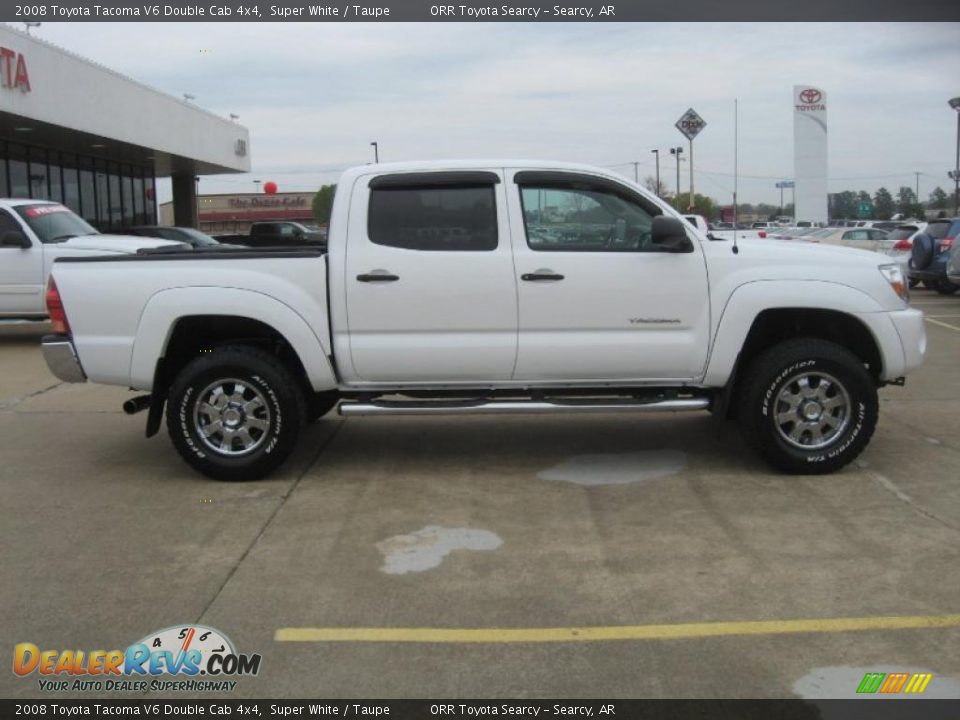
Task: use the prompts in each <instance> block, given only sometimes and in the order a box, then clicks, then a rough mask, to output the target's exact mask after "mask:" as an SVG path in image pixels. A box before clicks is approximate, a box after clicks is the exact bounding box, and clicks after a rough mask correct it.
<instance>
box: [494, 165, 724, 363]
mask: <svg viewBox="0 0 960 720" xmlns="http://www.w3.org/2000/svg"><path fill="white" fill-rule="evenodd" d="M507 187H508V190H509V193H510V211H511V226H512V227H513V229H514V236H513V243H514V253H515V257H516V273H517V281H518V283H517V285H518V293H519V298H520V308H519V310H520V340H519V347H518V352H517V368H516V372H515V374H514V379H516V380H529V381H541V382H550V381H557V382H577V381H607V380H609V381H615V382H631V381H638V382H648V381H649V382H653V381H657V380H677V379H692V378H695V377H697V376H699V375H701V374H702V373H703V369H704V365H705V363H706V357H707V348H708V344H709V336H710V331H709V328H710V302H709V296H708V285H707V271H706V262H705V259H704V255H703V250H702V249H701V247H700V243H699V241H698V240H697V239H696V238H692V240H693V250H692V251H691V252H686V253H667V252H663V251H660V250H659V249H658V248H656V247H654V246H653V245H652V243H651V233H650V228H651V223H652V221H653V217H654V216H655V215H659V214H660V213H661V211H660V209H659V208H658V207H657V206H656V205H655V204H654V203H652V202H650V201H649V200H647V199H645V198H643V197H642V196H641V195H640V194H639V193H636V192H635V191H634V190H632V189H630V188H629V187H627V186H624V185H621V184H620V183H618V182H616V181H613V180H610V179H608V178H602V177H599V176H593V175H588V174H581V173H571V172H554V171H549V172H541V171H521V172H517V173H515V174H514V173H511V175H510V177H509V178H508V183H507ZM684 224H685V225H686V223H684ZM688 234H689V235H691V236H693V233H688Z"/></svg>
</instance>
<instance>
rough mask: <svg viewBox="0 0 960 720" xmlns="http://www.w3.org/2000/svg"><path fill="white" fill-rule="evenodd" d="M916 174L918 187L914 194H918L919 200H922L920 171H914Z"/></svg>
mask: <svg viewBox="0 0 960 720" xmlns="http://www.w3.org/2000/svg"><path fill="white" fill-rule="evenodd" d="M913 174H914V175H916V176H917V189H916V190H915V191H914V194H915V195H916V196H917V202H918V203H919V202H920V173H918V172H916V171H914V173H913Z"/></svg>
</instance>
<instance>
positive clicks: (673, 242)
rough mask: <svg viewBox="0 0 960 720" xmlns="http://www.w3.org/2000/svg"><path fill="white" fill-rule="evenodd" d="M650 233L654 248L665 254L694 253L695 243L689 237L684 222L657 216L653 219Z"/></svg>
mask: <svg viewBox="0 0 960 720" xmlns="http://www.w3.org/2000/svg"><path fill="white" fill-rule="evenodd" d="M650 232H651V242H652V243H653V246H654V247H655V248H658V249H659V250H662V251H663V252H674V253H685V252H693V243H692V242H690V238H689V237H687V231H686V228H685V227H684V226H683V221H682V220H678V219H677V218H672V217H668V216H666V215H657V216H656V217H655V218H653V225H652V226H651V228H650Z"/></svg>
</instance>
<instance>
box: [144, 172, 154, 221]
mask: <svg viewBox="0 0 960 720" xmlns="http://www.w3.org/2000/svg"><path fill="white" fill-rule="evenodd" d="M143 184H144V191H143V196H144V198H146V201H147V202H146V208H145V210H146V212H145V213H144V215H145V216H146V217H144V224H145V225H153V224H155V223H156V222H157V200H156V198H157V195H156V192H157V189H156V187H154V182H153V175H147V176H146V177H145V178H144V179H143Z"/></svg>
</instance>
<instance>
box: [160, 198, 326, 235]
mask: <svg viewBox="0 0 960 720" xmlns="http://www.w3.org/2000/svg"><path fill="white" fill-rule="evenodd" d="M312 202H313V193H300V192H289V193H279V192H278V193H273V194H269V193H238V194H230V195H200V196H199V197H198V198H197V216H198V221H199V224H198V226H197V227H199V229H200V230H202V231H203V232H205V233H209V234H211V235H219V234H227V235H229V234H238V235H246V234H247V232H249V230H250V224H251V223H254V222H268V221H277V220H292V221H294V222H302V223H306V224H309V225H315V224H316V222H317V221H316V220H314V218H313V208H312ZM175 209H176V208H175V207H174V203H164V204H162V205H161V206H160V223H161V224H163V225H173V224H174V211H175Z"/></svg>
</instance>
